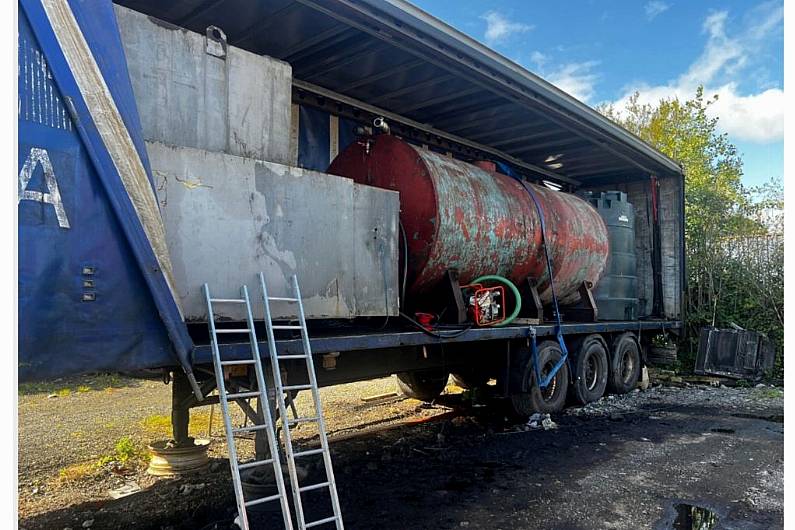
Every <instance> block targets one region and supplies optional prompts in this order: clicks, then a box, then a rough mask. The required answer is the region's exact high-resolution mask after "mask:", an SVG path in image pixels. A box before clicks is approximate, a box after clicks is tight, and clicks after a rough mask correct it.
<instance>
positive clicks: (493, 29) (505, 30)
mask: <svg viewBox="0 0 795 530" xmlns="http://www.w3.org/2000/svg"><path fill="white" fill-rule="evenodd" d="M480 18H482V19H483V20H485V21H486V33H485V39H486V44H489V45H493V44H497V43H500V42H504V41H506V40H507V39H508V38H509V37H510V36H512V35H515V34H517V33H526V32H528V31H530V30H532V29H533V26H531V25H528V24H522V23H521V22H512V21H510V20H509V19H508V18H506V17H505V16H504V15H503V14H501V13H498V12H497V11H489V12H488V13H486V14H484V15H483V16H481V17H480Z"/></svg>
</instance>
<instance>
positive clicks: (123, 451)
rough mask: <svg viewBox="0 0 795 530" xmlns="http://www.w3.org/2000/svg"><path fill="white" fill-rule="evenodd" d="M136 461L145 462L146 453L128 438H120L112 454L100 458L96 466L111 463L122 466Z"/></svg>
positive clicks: (146, 458)
mask: <svg viewBox="0 0 795 530" xmlns="http://www.w3.org/2000/svg"><path fill="white" fill-rule="evenodd" d="M138 460H142V461H147V460H148V453H147V452H146V451H144V450H142V449H140V448H139V447H138V445H137V444H136V443H135V442H134V441H133V439H132V438H130V437H129V436H122V437H121V438H119V439H118V440H117V441H116V445H115V446H114V448H113V454H110V455H105V456H103V457H101V458H100V459H99V460H98V461H97V464H96V465H97V466H98V467H102V466H105V465H107V464H109V463H111V462H118V463H119V464H121V465H122V466H123V465H125V464H128V463H132V462H133V461H138Z"/></svg>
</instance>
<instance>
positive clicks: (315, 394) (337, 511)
mask: <svg viewBox="0 0 795 530" xmlns="http://www.w3.org/2000/svg"><path fill="white" fill-rule="evenodd" d="M292 284H293V295H294V296H295V298H296V299H297V300H298V321H299V323H300V324H301V340H302V342H303V345H304V353H305V354H306V368H307V375H308V376H309V384H310V385H311V387H312V399H313V401H314V405H315V414H316V415H317V418H318V433H319V436H320V447H321V448H322V449H323V462H324V464H325V467H326V477H327V480H328V482H329V493H330V495H331V504H332V509H333V511H334V515H335V517H336V520H335V524H336V526H337V530H343V529H344V525H343V523H342V509H341V508H340V500H339V497H338V495H337V482H336V479H335V478H334V469H333V467H332V464H331V453H330V450H329V445H328V437H327V436H326V420H325V419H324V418H323V410H322V406H321V400H320V390H319V388H318V384H317V376H316V374H315V363H314V360H313V359H312V347H311V345H310V343H309V331H308V330H307V327H306V316H305V314H304V302H303V300H302V299H301V290H300V288H299V286H298V276H297V275H295V274H294V275H293V276H292Z"/></svg>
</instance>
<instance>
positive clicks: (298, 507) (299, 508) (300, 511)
mask: <svg viewBox="0 0 795 530" xmlns="http://www.w3.org/2000/svg"><path fill="white" fill-rule="evenodd" d="M259 283H260V290H261V291H262V298H263V301H264V304H265V331H266V333H267V338H268V351H269V353H270V359H271V370H272V371H273V380H274V383H275V385H276V388H275V397H276V403H277V404H278V406H279V414H280V416H281V419H282V431H283V432H284V450H285V452H286V453H287V454H286V456H287V469H288V471H289V473H290V485H291V487H292V490H293V503H294V504H295V516H296V519H297V522H298V528H299V529H300V530H305V528H306V521H305V520H304V508H303V503H302V501H301V487H300V485H299V484H298V473H297V470H296V467H295V455H294V454H293V439H292V435H291V434H290V421H289V416H288V415H287V405H286V404H285V402H284V385H283V384H282V372H281V369H280V368H279V358H278V352H277V350H276V339H275V338H274V336H273V320H272V316H271V308H270V301H269V300H268V288H267V287H266V286H265V275H264V274H263V273H262V272H260V273H259Z"/></svg>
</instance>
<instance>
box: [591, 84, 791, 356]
mask: <svg viewBox="0 0 795 530" xmlns="http://www.w3.org/2000/svg"><path fill="white" fill-rule="evenodd" d="M717 99H718V96H717V95H715V96H713V97H711V98H706V97H705V96H704V90H703V87H699V88H698V90H697V91H696V94H695V97H694V98H693V99H689V100H687V101H680V100H679V99H678V98H671V99H664V100H661V101H660V102H658V103H657V104H656V105H650V104H642V103H640V98H639V94H638V93H635V94H634V95H633V96H632V97H631V98H630V99H629V101H628V103H627V105H626V106H625V107H624V108H622V109H616V108H615V107H613V106H602V107H600V108H598V110H599V111H600V112H602V113H603V114H604V115H605V116H607V117H608V118H610V119H612V120H613V121H615V122H616V123H618V124H619V125H621V126H623V127H624V128H626V129H627V130H629V131H630V132H632V133H634V134H635V135H637V136H639V137H640V138H641V139H642V140H644V141H646V142H647V143H648V144H650V145H652V146H654V147H656V148H657V149H658V150H660V151H662V152H663V153H665V154H666V155H668V156H669V157H671V158H673V159H674V160H676V161H678V162H679V163H680V164H681V165H682V167H683V168H684V173H685V245H686V253H687V278H688V282H687V291H686V298H687V299H686V308H687V317H688V329H687V334H686V335H687V338H688V340H687V342H686V350H687V351H686V352H685V353H689V354H690V357H691V358H692V357H694V350H695V348H696V347H697V341H698V331H699V330H700V328H701V327H703V326H705V325H712V324H716V325H718V326H725V325H729V324H730V323H731V322H734V323H736V324H738V325H741V326H744V327H747V328H749V329H755V330H758V331H762V332H765V333H767V334H768V335H769V336H770V337H771V338H772V339H773V340H774V341H776V342H777V344H778V347H779V350H781V348H782V347H783V342H782V340H781V339H782V338H783V311H784V304H783V302H784V298H783V238H781V237H780V236H781V234H782V232H783V224H782V215H781V212H782V211H783V210H782V208H783V198H782V197H783V195H782V186H781V183H780V181H771V182H770V183H768V184H766V185H765V186H763V187H760V188H757V189H753V190H751V189H747V188H745V187H744V186H743V184H742V175H743V161H742V158H741V156H740V155H739V154H738V152H737V148H736V147H735V146H734V145H733V144H732V143H731V142H730V141H729V138H728V136H727V135H726V134H725V133H721V132H720V131H719V129H718V118H717V117H711V116H710V113H709V108H710V106H711V105H712V104H714V103H715V101H717ZM762 253H763V254H764V256H765V259H760V256H761V255H762ZM779 364H781V363H779Z"/></svg>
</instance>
